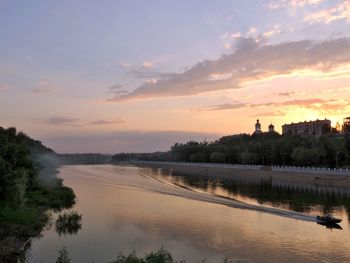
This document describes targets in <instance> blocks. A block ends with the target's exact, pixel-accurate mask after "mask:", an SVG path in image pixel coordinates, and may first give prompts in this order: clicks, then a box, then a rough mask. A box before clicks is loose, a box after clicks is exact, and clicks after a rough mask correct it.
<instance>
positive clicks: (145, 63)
mask: <svg viewBox="0 0 350 263" xmlns="http://www.w3.org/2000/svg"><path fill="white" fill-rule="evenodd" d="M153 66H154V62H151V61H144V62H143V63H142V67H144V68H153Z"/></svg>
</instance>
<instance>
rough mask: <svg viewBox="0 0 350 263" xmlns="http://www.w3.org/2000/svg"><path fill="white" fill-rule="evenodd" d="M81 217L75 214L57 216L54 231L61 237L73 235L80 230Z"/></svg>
mask: <svg viewBox="0 0 350 263" xmlns="http://www.w3.org/2000/svg"><path fill="white" fill-rule="evenodd" d="M81 218H82V216H81V215H79V214H78V213H77V212H69V213H68V212H67V213H62V214H60V215H58V218H57V219H56V223H55V230H56V232H57V234H58V235H59V236H61V235H74V234H77V233H78V231H79V229H81V226H82V222H81Z"/></svg>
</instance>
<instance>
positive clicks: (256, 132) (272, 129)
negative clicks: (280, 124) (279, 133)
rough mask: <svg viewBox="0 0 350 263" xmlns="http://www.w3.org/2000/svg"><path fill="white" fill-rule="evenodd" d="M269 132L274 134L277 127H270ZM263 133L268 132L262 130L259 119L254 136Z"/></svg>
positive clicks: (271, 125)
mask: <svg viewBox="0 0 350 263" xmlns="http://www.w3.org/2000/svg"><path fill="white" fill-rule="evenodd" d="M268 132H269V133H274V132H275V126H273V124H272V123H271V124H270V125H269V131H268ZM263 133H264V134H266V133H267V132H263V131H262V130H261V123H260V121H259V119H257V120H256V123H255V131H254V133H253V134H263Z"/></svg>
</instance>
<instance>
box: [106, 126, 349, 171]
mask: <svg viewBox="0 0 350 263" xmlns="http://www.w3.org/2000/svg"><path fill="white" fill-rule="evenodd" d="M112 160H113V161H114V162H120V161H128V160H152V161H179V162H212V163H231V164H257V165H285V166H287V165H288V166H290V165H295V166H319V167H331V168H335V167H345V166H349V165H350V136H349V134H345V135H344V134H325V135H322V136H312V135H280V134H278V133H276V132H271V133H263V134H253V135H248V134H239V135H230V136H224V137H222V138H220V139H219V140H216V141H214V142H206V141H204V142H197V141H189V142H187V143H175V144H174V145H173V146H172V147H171V149H170V151H168V152H156V153H121V154H116V155H114V156H113V157H112Z"/></svg>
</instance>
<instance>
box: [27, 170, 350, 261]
mask: <svg viewBox="0 0 350 263" xmlns="http://www.w3.org/2000/svg"><path fill="white" fill-rule="evenodd" d="M252 173H254V171H252ZM59 177H61V178H63V179H64V184H65V185H67V186H69V187H72V188H73V190H74V192H75V193H76V195H77V203H76V205H75V206H74V207H73V208H72V209H70V210H72V211H77V212H79V213H80V214H82V228H81V229H80V230H79V231H78V233H77V234H73V235H59V234H58V233H56V231H55V227H54V226H51V227H50V226H48V227H47V228H46V229H45V230H44V231H43V232H42V234H41V236H40V237H37V238H35V239H33V240H32V242H31V246H30V247H29V248H28V249H27V251H26V253H25V260H24V261H25V262H31V263H32V262H38V263H39V262H45V263H46V262H55V260H56V258H57V257H58V251H59V249H60V248H62V246H66V247H67V249H68V252H69V256H70V258H71V259H72V262H73V263H75V262H108V261H111V260H113V259H116V257H117V255H118V253H123V254H129V253H130V252H133V251H136V253H137V255H139V256H143V255H144V254H145V253H148V252H150V251H155V250H158V249H160V248H161V247H164V248H165V249H166V250H168V251H169V252H170V253H171V254H172V255H173V257H174V259H175V260H178V261H180V260H186V262H201V260H203V259H206V262H223V260H224V258H228V259H229V260H231V261H230V262H239V261H242V262H350V250H349V244H350V228H349V219H348V217H349V214H350V212H349V211H350V210H349V209H350V200H349V196H346V195H345V196H344V195H341V196H336V195H334V194H328V193H327V192H326V191H325V192H319V191H318V192H317V191H316V192H312V191H308V190H307V189H306V190H305V189H300V190H297V189H293V188H292V187H288V186H281V185H278V186H274V185H273V184H271V182H270V183H269V182H259V181H258V182H257V181H255V180H252V181H251V182H250V181H249V180H248V181H247V180H241V179H240V178H232V179H230V180H227V179H226V180H220V179H218V178H205V177H193V176H191V177H190V176H186V174H181V175H180V174H176V173H173V172H171V171H165V170H159V169H157V170H155V169H150V168H140V167H130V166H116V165H72V166H63V167H61V168H60V171H59ZM324 212H332V213H333V214H334V215H336V216H337V217H340V218H342V219H343V221H342V222H341V224H340V226H341V227H342V230H341V229H329V228H326V227H324V226H322V225H319V224H317V223H316V222H315V215H316V214H321V213H324ZM56 216H57V213H54V214H53V220H54V218H55V217H56Z"/></svg>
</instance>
